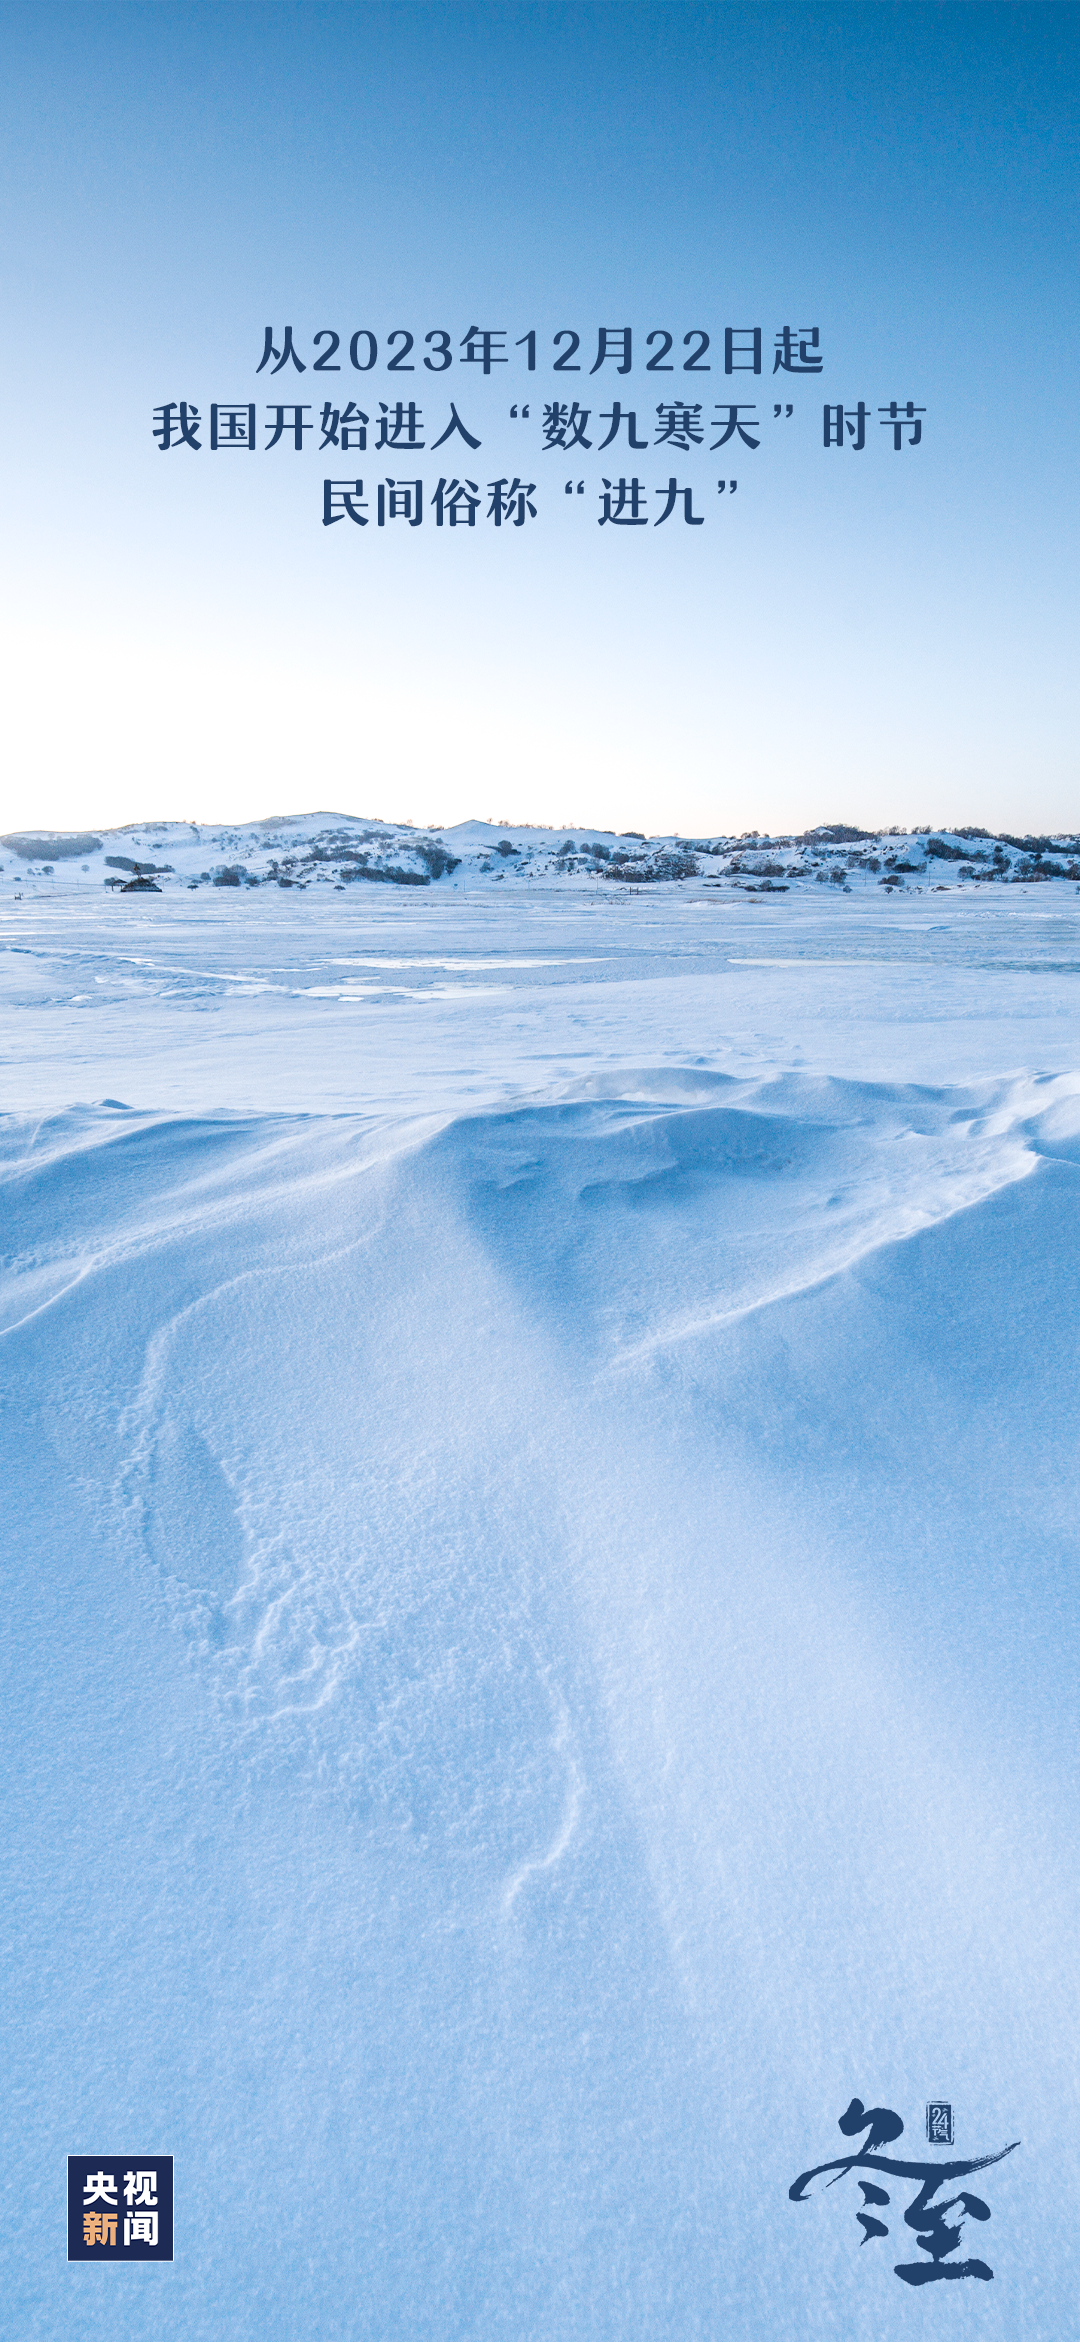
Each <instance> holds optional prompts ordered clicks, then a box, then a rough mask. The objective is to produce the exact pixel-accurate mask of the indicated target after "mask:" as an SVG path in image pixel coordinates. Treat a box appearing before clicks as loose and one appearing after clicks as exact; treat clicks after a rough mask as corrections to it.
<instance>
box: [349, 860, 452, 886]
mask: <svg viewBox="0 0 1080 2342" xmlns="http://www.w3.org/2000/svg"><path fill="white" fill-rule="evenodd" d="M338 877H339V878H340V879H341V880H342V881H343V883H344V884H345V885H346V886H348V885H350V884H351V883H352V881H353V880H354V879H357V878H370V879H373V880H374V881H375V883H376V884H378V885H382V886H430V885H431V880H430V878H429V876H428V873H427V871H426V870H399V869H398V868H397V867H396V865H394V864H392V863H391V864H382V865H376V864H374V863H370V862H368V863H364V862H348V863H346V864H344V866H343V867H342V869H341V870H339V872H338Z"/></svg>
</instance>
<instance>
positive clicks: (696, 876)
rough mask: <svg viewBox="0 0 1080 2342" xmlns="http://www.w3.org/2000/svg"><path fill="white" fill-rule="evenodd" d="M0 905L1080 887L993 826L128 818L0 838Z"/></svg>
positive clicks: (1039, 848) (1074, 843)
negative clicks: (97, 897)
mask: <svg viewBox="0 0 1080 2342" xmlns="http://www.w3.org/2000/svg"><path fill="white" fill-rule="evenodd" d="M0 851H3V852H4V853H5V864H4V867H3V869H2V870H0V897H2V892H3V889H4V888H5V887H7V888H8V890H9V891H10V889H11V888H13V887H14V888H17V889H18V890H20V891H22V890H23V889H26V888H29V889H32V890H36V889H38V888H41V887H43V886H48V885H51V886H54V887H59V888H64V889H68V888H74V889H77V888H79V887H80V886H85V885H87V884H91V883H93V884H101V883H104V884H105V885H106V886H107V887H109V888H111V889H115V890H120V889H122V888H124V887H127V888H128V889H129V890H130V889H133V888H134V886H135V885H136V883H137V882H138V881H139V880H141V881H142V883H143V886H144V887H146V888H149V887H150V886H153V887H156V888H157V889H159V890H160V891H162V892H165V891H168V890H170V889H175V888H176V887H179V886H183V887H186V888H188V889H195V890H197V889H198V888H199V887H201V886H210V885H213V886H218V887H251V886H267V885H270V886H277V887H281V888H283V889H290V890H303V889H304V888H306V887H310V886H334V887H338V888H343V887H346V886H350V885H354V884H356V883H358V882H367V883H368V884H371V883H380V884H384V885H397V886H430V885H433V884H435V885H437V884H439V883H440V882H442V883H446V882H447V881H449V882H450V883H451V885H452V884H453V883H454V877H455V873H458V874H459V875H458V878H457V885H458V886H459V887H464V886H467V885H470V884H471V885H472V886H473V887H474V888H475V887H478V886H479V887H483V886H486V885H491V886H494V885H503V884H505V882H506V881H507V880H508V879H512V880H523V881H525V882H526V883H528V884H535V882H537V881H541V882H543V883H544V884H545V885H547V886H551V885H557V886H559V887H560V888H562V887H568V886H570V887H577V888H581V887H583V886H587V885H596V884H599V883H600V882H601V881H603V882H606V883H611V884H613V885H623V886H646V885H649V886H652V885H656V884H664V883H667V884H681V885H685V884H686V882H687V881H690V880H698V881H699V882H701V883H703V884H706V885H708V886H713V887H719V888H721V889H728V890H730V889H735V890H737V891H739V892H743V893H747V892H754V893H765V894H782V893H787V892H789V891H791V889H792V888H794V889H795V890H796V891H797V892H798V891H800V890H801V889H803V888H804V887H806V886H808V885H811V884H817V885H824V884H830V885H834V886H838V887H841V888H843V889H846V890H847V891H848V892H849V893H850V892H852V891H858V892H865V891H866V890H867V889H868V888H870V887H874V886H877V887H881V888H882V889H884V890H885V892H886V893H890V892H895V891H902V892H906V891H911V892H915V893H919V892H921V891H925V890H926V889H928V888H934V889H935V890H937V891H939V892H940V891H942V890H944V891H949V890H951V889H953V888H956V887H963V886H969V885H975V884H978V885H985V884H988V883H989V884H993V883H995V882H997V883H1000V882H1003V881H1005V882H1009V883H1020V884H1025V885H1037V884H1043V883H1048V882H1050V881H1052V880H1054V879H1059V880H1065V881H1068V882H1071V883H1072V884H1074V885H1075V884H1076V883H1077V882H1080V836H1059V837H1054V838H1051V837H1027V838H1021V837H1013V836H1001V837H997V836H995V835H993V833H991V832H990V831H989V830H986V829H980V828H971V827H965V828H963V829H960V830H950V829H947V828H946V829H937V830H934V829H932V828H930V827H929V826H928V827H926V828H924V829H917V830H912V831H907V830H896V829H893V830H885V831H870V830H861V829H858V828H856V827H853V826H852V825H850V824H845V823H843V822H840V823H826V824H824V825H822V826H821V827H819V828H817V829H813V830H809V831H806V832H804V833H803V834H802V835H801V836H799V837H795V836H791V835H788V836H786V837H762V836H759V835H758V833H757V831H753V832H750V833H747V834H746V835H744V836H743V837H741V838H734V837H726V836H723V835H716V836H713V837H708V838H682V837H678V836H676V835H672V836H668V837H654V838H645V837H643V836H642V835H641V834H640V832H638V831H628V832H625V833H624V834H623V835H622V836H617V835H616V834H615V832H613V831H610V830H589V829H585V830H582V829H576V828H573V829H569V830H565V829H563V830H557V829H549V830H544V829H535V828H530V827H528V826H525V827H521V826H516V827H515V826H514V825H513V824H510V825H508V826H500V825H498V824H496V823H491V822H482V821H466V822H459V823H457V824H456V825H454V826H452V827H450V828H449V829H440V828H434V829H429V830H418V829H416V828H415V827H414V826H413V825H412V824H411V823H410V824H401V823H393V822H384V821H379V820H364V819H362V818H361V817H360V816H357V815H352V814H325V813H323V814H320V813H314V814H289V815H282V816H280V817H271V818H268V819H266V820H262V821H255V822H247V823H242V824H240V825H239V826H237V827H235V828H214V827H211V826H209V825H200V824H198V823H195V822H190V823H189V822H176V821H169V822H145V823H133V824H131V825H129V826H128V827H127V828H125V829H121V830H111V831H105V832H102V833H101V834H100V835H97V834H95V833H92V832H89V831H87V832H79V831H38V832H31V831H21V832H19V831H12V832H10V833H9V834H8V835H7V836H6V837H4V838H0Z"/></svg>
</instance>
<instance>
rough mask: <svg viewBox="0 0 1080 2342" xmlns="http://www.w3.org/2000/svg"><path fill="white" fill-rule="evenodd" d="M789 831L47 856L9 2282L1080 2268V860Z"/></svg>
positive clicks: (31, 1125) (37, 2319) (10, 1034)
mask: <svg viewBox="0 0 1080 2342" xmlns="http://www.w3.org/2000/svg"><path fill="white" fill-rule="evenodd" d="M816 891H817V895H818V896H819V897H821V898H822V899H815V897H814V893H813V891H812V890H808V892H807V893H806V894H804V895H802V896H796V895H790V896H789V897H787V898H785V899H783V900H776V901H773V900H769V899H767V898H764V897H760V896H759V897H752V896H737V895H734V894H726V895H716V894H712V895H710V894H709V892H708V891H707V890H706V888H705V887H704V886H703V885H697V884H689V885H684V886H682V887H677V886H671V887H669V886H656V887H653V888H651V889H649V890H648V891H647V892H645V891H643V892H642V893H641V894H630V893H629V892H628V891H624V890H618V889H614V888H606V889H604V888H598V889H597V891H596V893H595V894H590V893H587V892H583V891H581V890H580V889H579V890H578V891H576V892H575V891H573V890H571V889H565V890H560V889H559V888H558V887H557V886H554V885H551V886H547V885H544V884H539V883H538V884H537V885H536V886H534V887H530V888H529V889H528V890H526V889H525V888H524V887H522V888H521V889H520V890H519V893H518V895H517V896H513V895H512V893H511V890H509V889H507V890H506V896H505V899H504V897H503V895H502V894H501V893H496V891H495V889H494V888H489V889H488V890H487V892H486V893H484V894H480V893H479V892H477V894H476V895H475V896H472V895H469V894H466V893H464V892H462V891H461V890H460V889H459V890H458V891H457V892H451V891H450V890H449V887H448V885H447V882H446V881H443V882H442V883H441V884H440V885H439V886H432V887H431V888H430V889H424V890H420V889H416V890H412V889H410V890H407V891H406V890H402V891H400V892H399V891H397V890H395V889H393V888H375V887H371V888H367V887H364V888H358V887H353V888H350V889H349V890H348V891H347V892H346V893H343V894H339V893H337V892H334V891H332V890H327V891H326V892H325V893H324V894H321V895H320V894H318V893H316V892H315V891H314V890H312V891H311V892H310V893H309V894H307V895H305V896H300V895H294V894H292V893H284V892H283V893H278V892H276V891H275V890H271V889H267V888H262V889H260V890H258V891H257V892H256V891H252V892H247V891H242V892H238V893H232V892H228V891H223V892H221V893H214V892H211V891H209V890H208V891H206V892H205V893H204V892H200V893H198V894H193V895H187V894H185V893H184V892H179V891H178V892H173V893H166V894H163V895H162V896H161V897H160V898H156V897H138V896H135V897H132V896H127V897H124V896H119V895H103V894H96V893H95V894H91V893H90V892H89V891H85V892H82V893H79V892H78V891H76V890H74V889H72V890H70V891H69V892H68V893H67V894H64V893H62V892H61V891H59V890H57V892H56V893H55V894H53V895H48V894H45V893H42V894H41V895H39V896H38V897H36V898H34V897H31V896H30V895H29V894H28V895H27V897H26V898H25V899H24V900H23V901H22V902H21V903H17V902H15V901H13V900H9V899H7V898H5V900H4V903H3V906H2V909H0V946H2V948H0V981H2V984H3V1005H4V1019H3V1040H2V1056H0V1065H2V1075H3V1094H4V1105H5V1109H6V1120H5V1122H4V1124H3V1125H2V1149H3V1152H2V1162H0V1176H2V1179H3V1205H4V1209H3V1222H2V1226H3V1244H2V1252H3V1274H2V1281H0V1312H2V1315H0V1324H2V1326H3V1329H4V1333H5V1338H4V1342H3V1370H4V1373H3V1405H4V1422H5V1500H4V1507H3V1535H4V1540H5V1546H6V1564H5V1589H6V1590H5V1604H4V1650H5V1663H6V1674H5V1691H4V1699H3V1705H2V1729H3V1733H4V1736H5V1740H6V1747H5V1751H4V1771H5V1781H6V1799H5V1802H6V1808H7V1820H8V1828H7V1832H6V1843H7V1852H8V1862H9V1870H8V1874H7V1878H6V1881H5V1892H4V1905H5V1911H6V1914H7V1920H8V1937H9V1940H10V1943H11V1945H12V1951H11V1953H10V1954H9V1960H8V1972H7V1980H6V1984H5V1992H4V2013H5V2020H6V2026H7V2028H8V2040H7V2046H6V2050H5V2065H6V2071H7V2074H8V2077H9V2104H10V2108H11V2121H10V2127H11V2133H12V2137H13V2140H14V2148H13V2150H12V2151H11V2153H10V2154H9V2178H10V2184H11V2187H12V2190H13V2192H12V2194H11V2195H10V2197H9V2206H8V2216H7V2219H6V2221H5V2223H4V2242H3V2250H4V2255H5V2260H6V2263H7V2270H6V2275H5V2279H4V2287H5V2296H6V2299H7V2301H8V2303H9V2305H10V2308H9V2325H8V2330H9V2331H10V2332H11V2333H12V2334H13V2335H14V2336H16V2337H18V2342H22V2337H24V2336H25V2337H30V2336H34V2337H37V2336H41V2337H48V2338H49V2342H52V2337H54V2336H56V2337H59V2336H61V2335H62V2336H64V2337H65V2338H67V2337H70V2338H71V2342H99V2338H100V2342H151V2338H154V2342H156V2338H158V2337H161V2338H162V2342H165V2338H167V2342H220V2338H221V2337H233V2336H235V2337H237V2338H238V2342H264V2338H270V2342H279V2338H280V2342H294V2338H296V2337H299V2336H305V2337H306V2336H309V2335H310V2336H311V2337H312V2338H315V2337H318V2338H319V2342H322V2338H323V2337H331V2336H340V2337H346V2338H352V2337H364V2338H365V2342H367V2338H369V2337H370V2338H371V2342H383V2338H390V2337H394V2338H397V2337H399V2336H400V2337H401V2338H402V2342H405V2338H406V2337H408V2338H409V2342H413V2338H417V2342H428V2338H429V2337H430V2342H441V2338H446V2342H459V2338H460V2342H466V2338H468V2342H474V2338H475V2342H526V2338H527V2342H660V2338H661V2337H663V2338H665V2342H667V2338H668V2337H670V2338H671V2342H689V2338H691V2337H694V2338H697V2337H700V2338H701V2342H706V2338H707V2342H717V2338H719V2337H723V2338H724V2342H728V2338H729V2337H730V2342H819V2337H820V2338H821V2342H824V2338H825V2337H833V2336H843V2337H844V2338H845V2342H848V2338H851V2342H882V2338H883V2337H884V2338H886V2342H889V2338H891V2337H893V2336H894V2335H896V2336H900V2335H901V2334H903V2335H904V2336H905V2337H906V2336H907V2335H908V2334H909V2333H910V2332H912V2331H913V2329H914V2327H915V2326H916V2325H918V2327H919V2331H920V2333H921V2332H922V2330H923V2321H925V2319H926V2317H927V2316H928V2315H929V2316H932V2317H933V2319H934V2321H935V2332H937V2331H941V2332H948V2333H950V2334H951V2333H952V2332H953V2331H957V2332H959V2331H960V2329H961V2327H962V2328H963V2330H964V2332H965V2333H966V2332H967V2331H968V2329H969V2328H970V2326H971V2321H972V2318H973V2317H974V2318H975V2319H976V2320H977V2324H978V2330H979V2333H980V2335H984V2336H989V2337H993V2338H994V2342H1044V2338H1045V2342H1051V2338H1053V2342H1060V2337H1061V2336H1063V2335H1064V2334H1066V2333H1068V2332H1069V2331H1071V2329H1072V2326H1073V2324H1074V2322H1075V2298H1076V2282H1077V2271H1076V2258H1077V2253H1076V2233H1077V2232H1076V2218H1075V2203H1076V2198H1077V2185H1078V2180H1080V2171H1078V2161H1080V2157H1078V2151H1077V2113H1078V2108H1077V2091H1076V2079H1075V2038H1076V2015H1077V2012H1076V1941H1077V1932H1078V1917H1080V1914H1078V1909H1077V1905H1078V1895H1077V1861H1076V1821H1077V1816H1076V1806H1077V1789H1076V1782H1077V1774H1078V1757H1080V1751H1078V1748H1077V1729H1076V1681H1077V1658H1078V1654H1077V1648H1076V1645H1077V1610H1078V1604H1077V1579H1076V1545H1077V1529H1076V1445H1077V1410H1076V1397H1075V1392H1076V1328H1077V1323H1078V1299H1080V1296H1078V1291H1077V1286H1078V1273H1077V1267H1078V1242H1077V1239H1078V1234H1080V1047H1078V1027H1077V1003H1078V1000H1080V991H1078V982H1080V901H1078V900H1077V898H1076V896H1075V895H1074V894H1073V893H1072V891H1071V889H1069V890H1068V891H1067V892H1066V890H1065V889H1064V888H1061V889H1060V891H1059V889H1058V888H1057V887H1055V888H1054V889H1053V890H1050V889H1048V888H1032V889H1030V890H1029V889H1027V888H1025V887H1022V886H1017V887H1014V888H1010V889H1007V890H1006V889H1004V888H1002V889H984V890H981V891H980V892H975V891H973V890H968V891H965V892H959V891H957V892H954V893H951V894H949V895H948V896H943V895H939V896H932V895H923V896H919V897H918V898H915V897H913V896H911V895H908V896H903V897H901V898H900V899H898V900H894V901H887V900H885V899H883V898H882V897H880V896H878V897H875V898H873V899H870V898H859V897H852V898H851V899H848V898H845V897H844V896H843V895H842V894H833V893H832V892H831V891H830V890H827V889H819V890H816ZM1051 891H1052V892H1053V895H1054V898H1055V899H1054V900H1053V901H1052V902H1048V901H1047V899H1046V897H1047V895H1048V894H1049V893H1050V892H1051ZM358 895H363V897H364V899H363V900H362V901H358V900H357V896H358ZM856 2095H857V2096H859V2097H860V2098H861V2099H862V2100H863V2101H864V2102H865V2104H866V2105H867V2106H868V2107H870V2106H885V2107H891V2108H895V2109H896V2110H897V2111H898V2112H899V2113H900V2114H901V2115H902V2116H903V2119H904V2124H905V2137H904V2140H903V2142H902V2145H901V2147H900V2148H899V2149H896V2150H894V2152H897V2153H901V2154H906V2155H907V2156H909V2157H910V2158H912V2159H918V2158H919V2157H920V2155H921V2156H923V2157H925V2156H927V2155H928V2154H929V2153H930V2150H928V2149H927V2146H926V2141H925V2135H924V2129H923V2119H924V2111H925V2107H926V2103H927V2101H929V2100H930V2099H944V2100H948V2101H949V2102H950V2103H951V2105H952V2106H953V2110H954V2118H955V2123H956V2144H955V2147H954V2148H953V2149H952V2150H951V2153H952V2154H953V2155H954V2156H956V2157H958V2158H960V2157H967V2158H970V2159H973V2158H976V2157H979V2156H983V2155H991V2154H994V2153H996V2152H997V2151H998V2150H999V2149H1000V2148H1002V2147H1004V2146H1006V2145H1007V2144H1008V2143H1009V2142H1011V2141H1013V2140H1020V2141H1021V2142H1022V2144H1021V2146H1020V2147H1019V2148H1018V2149H1017V2151H1016V2152H1015V2153H1014V2154H1012V2155H1011V2156H1010V2157H1009V2158H1008V2160H1007V2161H1006V2162H1004V2163H1002V2164H1001V2165H1000V2166H998V2167H997V2169H994V2170H990V2171H988V2172H987V2173H986V2174H985V2175H984V2177H983V2178H981V2179H978V2180H976V2182H975V2183H974V2184H975V2185H976V2186H977V2187H978V2188H979V2189H980V2192H981V2194H982V2195H983V2196H984V2197H985V2201H986V2203H987V2204H988V2205H989V2208H990V2211H991V2214H992V2217H991V2219H990V2221H989V2222H988V2223H985V2222H982V2223H980V2225H979V2226H978V2228H977V2229H973V2227H972V2222H971V2219H970V2218H969V2219H968V2221H967V2224H966V2226H965V2230H964V2239H963V2245H962V2248H961V2251H962V2253H963V2254H970V2255H974V2254H978V2255H980V2256H981V2258H982V2259H983V2260H984V2261H985V2262H986V2263H988V2264H989V2265H990V2266H991V2267H992V2269H993V2271H994V2281H993V2283H992V2284H987V2283H985V2282H979V2281H978V2280H972V2281H969V2282H967V2283H963V2284H959V2285H945V2286H944V2287H942V2286H940V2285H938V2286H934V2287H933V2289H932V2290H930V2291H929V2292H928V2293H927V2294H926V2295H925V2296H924V2294H923V2293H921V2292H920V2293H913V2292H912V2291H911V2289H910V2288H909V2286H907V2285H905V2284H902V2283H900V2282H899V2281H898V2280H897V2277H896V2276H895V2275H894V2267H895V2266H896V2265H897V2264H898V2263H899V2262H901V2261H912V2260H917V2259H918V2258H919V2255H918V2251H917V2248H916V2247H915V2244H914V2238H913V2234H912V2231H911V2229H910V2228H905V2226H904V2222H903V2208H904V2206H905V2205H906V2203H907V2202H908V2201H909V2200H910V2192H911V2191H910V2188H904V2186H903V2185H902V2184H899V2185H898V2184H897V2183H894V2194H893V2204H892V2210H891V2212H889V2211H886V2212H884V2213H883V2214H882V2218H883V2220H884V2222H885V2223H886V2225H887V2226H888V2227H889V2229H890V2233H889V2235H888V2236H887V2237H883V2236H871V2237H870V2238H869V2240H868V2241H867V2243H866V2245H865V2248H864V2247H863V2246H862V2244H861V2242H860V2239H861V2235H862V2231H861V2230H860V2228H859V2227H858V2225H857V2223H856V2217H855V2214H856V2211H857V2210H858V2209H861V2206H862V2201H863V2199H862V2197H861V2196H860V2195H859V2194H858V2193H857V2186H856V2181H855V2180H854V2179H853V2178H848V2179H847V2180H845V2181H844V2182H843V2183H842V2184H841V2185H838V2186H837V2187H835V2188H833V2189H832V2190H829V2191H823V2190H822V2189H821V2188H820V2186H819V2188H818V2189H817V2190H815V2191H814V2192H812V2193H811V2195H810V2197H809V2199H808V2201H807V2202H806V2203H805V2204H798V2205H796V2204H793V2203H792V2202H790V2200H789V2196H788V2190H789V2187H790V2185H791V2183H792V2182H793V2181H794V2180H795V2178H796V2177H797V2176H798V2174H799V2173H801V2172H803V2171H805V2170H806V2169H807V2168H808V2167H809V2166H811V2165H815V2164H818V2163H822V2162H824V2161H826V2160H827V2159H829V2158H831V2157H834V2156H835V2155H837V2154H838V2153H840V2152H841V2150H842V2149H843V2148H844V2145H845V2142H844V2140H843V2138H842V2137H841V2134H840V2133H839V2131H838V2129H837V2121H838V2117H839V2116H840V2115H841V2114H842V2113H843V2111H844V2109H845V2107H846V2106H847V2105H848V2103H849V2101H850V2100H851V2099H852V2097H854V2096H856ZM99 2145H100V2146H101V2147H103V2148H111V2147H114V2146H115V2147H130V2148H137V2149H140V2150H142V2149H144V2148H154V2149H155V2150H156V2151H157V2152H159V2153H172V2154H173V2155H174V2156H175V2158H176V2191H177V2197H176V2201H177V2210H176V2231H177V2259H176V2262H175V2264H174V2265H173V2266H172V2267H171V2268H154V2267H145V2268H129V2269H125V2270H122V2271H121V2270H112V2271H107V2272H102V2271H101V2270H99V2269H94V2268H86V2267H85V2266H75V2267H72V2268H70V2269H69V2268H68V2267H67V2266H66V2265H65V2263H64V2260H63V2226H62V2188H63V2159H64V2157H65V2155H66V2154H67V2153H68V2152H82V2151H83V2150H84V2149H85V2150H87V2151H89V2150H91V2149H94V2150H96V2149H97V2147H98V2146H99ZM848 2151H850V2149H849V2150H848ZM960 2184H961V2185H964V2184H966V2183H965V2182H961V2183H960ZM974 2217H976V2218H977V2217H978V2215H975V2216H974Z"/></svg>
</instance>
